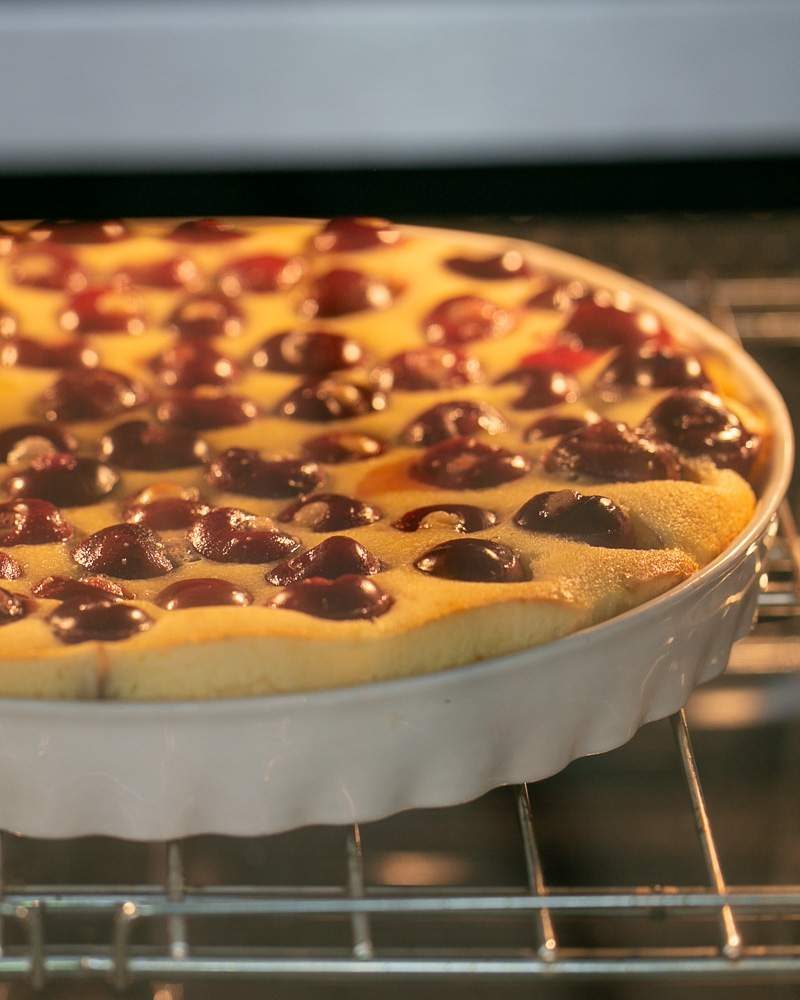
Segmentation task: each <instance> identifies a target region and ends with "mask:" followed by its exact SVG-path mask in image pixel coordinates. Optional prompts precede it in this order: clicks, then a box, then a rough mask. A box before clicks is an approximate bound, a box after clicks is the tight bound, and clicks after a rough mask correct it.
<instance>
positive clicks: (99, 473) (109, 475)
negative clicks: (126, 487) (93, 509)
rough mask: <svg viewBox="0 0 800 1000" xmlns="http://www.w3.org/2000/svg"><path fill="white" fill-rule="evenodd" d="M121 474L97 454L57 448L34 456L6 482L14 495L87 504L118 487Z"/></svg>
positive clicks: (61, 504) (65, 504) (63, 503)
mask: <svg viewBox="0 0 800 1000" xmlns="http://www.w3.org/2000/svg"><path fill="white" fill-rule="evenodd" d="M118 481H119V475H118V473H117V472H115V471H114V469H112V468H111V466H110V465H106V463H105V462H99V461H98V460H97V459H95V458H83V457H79V456H77V455H72V454H66V453H64V452H53V453H52V454H49V455H41V456H40V457H39V458H36V459H34V460H33V461H32V462H31V464H30V465H29V466H27V467H26V468H22V469H19V470H18V471H16V472H14V473H13V474H12V475H10V476H8V477H7V478H6V480H5V481H4V483H3V486H4V488H5V490H6V492H7V493H8V494H9V495H10V496H11V497H14V498H23V499H26V500H29V499H31V498H35V499H37V500H49V501H50V503H52V504H55V505H56V506H58V507H85V506H87V505H88V504H92V503H97V502H98V501H99V500H102V499H103V497H106V496H108V494H109V493H110V492H111V491H112V490H113V489H114V487H115V486H116V485H117V482H118Z"/></svg>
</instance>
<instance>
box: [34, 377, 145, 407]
mask: <svg viewBox="0 0 800 1000" xmlns="http://www.w3.org/2000/svg"><path fill="white" fill-rule="evenodd" d="M39 398H40V401H41V408H42V411H43V412H44V415H45V417H46V418H47V419H48V420H104V419H106V418H108V417H114V416H116V415H117V414H120V413H124V412H125V411H126V410H132V409H134V407H137V406H142V405H143V404H144V403H146V402H147V401H148V395H147V392H146V390H145V389H144V387H143V386H141V385H140V384H139V383H137V382H134V381H133V380H132V379H130V378H128V376H127V375H122V374H121V373H120V372H114V371H110V370H109V369H108V368H94V369H91V370H84V369H82V368H77V369H75V370H73V371H66V372H64V374H63V375H62V376H61V377H60V378H59V379H57V380H56V381H55V382H54V383H53V384H52V385H51V386H50V387H49V388H47V389H45V391H44V392H43V393H42V395H41V396H40V397H39Z"/></svg>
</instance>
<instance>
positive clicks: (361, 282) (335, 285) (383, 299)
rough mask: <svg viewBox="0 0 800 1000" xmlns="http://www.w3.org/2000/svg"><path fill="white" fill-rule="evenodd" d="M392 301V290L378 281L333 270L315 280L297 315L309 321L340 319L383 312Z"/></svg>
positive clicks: (356, 274) (358, 273)
mask: <svg viewBox="0 0 800 1000" xmlns="http://www.w3.org/2000/svg"><path fill="white" fill-rule="evenodd" d="M393 299H394V293H393V291H392V289H391V288H390V287H389V285H387V284H386V283H385V282H383V281H381V280H380V279H379V278H372V277H370V276H369V275H368V274H364V273H363V271H354V270H352V269H350V268H335V269H334V270H333V271H328V272H327V274H323V275H320V277H319V278H317V279H316V281H315V282H314V283H313V285H312V286H311V291H310V293H309V295H308V297H307V298H306V299H304V300H303V302H302V303H301V304H300V312H301V313H302V314H303V315H304V316H307V317H309V318H312V317H314V316H316V317H318V318H325V317H330V316H344V315H346V314H347V313H356V312H363V311H364V310H365V309H385V308H386V307H387V306H390V305H391V304H392V300H393Z"/></svg>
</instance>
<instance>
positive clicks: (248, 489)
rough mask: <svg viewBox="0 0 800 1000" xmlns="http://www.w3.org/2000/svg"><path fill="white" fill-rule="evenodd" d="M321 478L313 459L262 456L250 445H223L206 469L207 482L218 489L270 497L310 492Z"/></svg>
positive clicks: (265, 497)
mask: <svg viewBox="0 0 800 1000" xmlns="http://www.w3.org/2000/svg"><path fill="white" fill-rule="evenodd" d="M322 478H323V477H322V472H321V470H320V468H319V466H318V465H317V464H316V463H315V462H308V461H304V460H303V459H298V458H273V459H268V458H262V457H261V455H260V454H259V453H258V452H257V451H256V450H255V449H252V448H227V449H226V450H225V451H223V452H222V454H221V455H219V457H218V458H216V459H215V460H214V461H213V462H212V463H211V464H210V465H209V467H208V473H207V479H208V481H209V483H211V485H212V486H214V487H215V488H216V489H218V490H223V491H225V492H227V493H241V494H243V495H244V496H250V497H260V498H262V499H272V500H276V499H282V498H285V497H296V496H301V495H303V494H304V493H310V492H311V491H312V490H314V489H316V487H317V486H319V484H320V483H321V482H322Z"/></svg>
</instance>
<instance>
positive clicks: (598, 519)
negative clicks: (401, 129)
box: [0, 218, 768, 700]
mask: <svg viewBox="0 0 800 1000" xmlns="http://www.w3.org/2000/svg"><path fill="white" fill-rule="evenodd" d="M0 249H2V251H3V257H2V260H0V283H1V285H0V302H2V311H1V312H0V335H1V336H0V381H1V383H2V384H1V389H2V391H1V392H0V462H2V467H0V491H1V492H0V576H1V577H2V580H1V581H0V584H1V588H0V626H2V627H1V628H0V640H1V642H2V645H1V646H0V695H2V696H7V697H13V696H18V697H36V698H111V699H151V700H156V699H198V698H220V697H238V696H246V695H257V694H269V693H273V692H288V691H301V690H309V689H318V688H325V687H333V686H338V685H348V684H355V683H358V682H365V681H375V680H380V679H385V678H394V677H401V676H406V675H413V674H421V673H426V672H429V671H436V670H441V669H443V668H447V667H453V666H456V665H461V664H467V663H471V662H474V661H477V660H483V659H486V658H489V657H495V656H498V655H500V654H505V653H510V652H512V651H516V650H520V649H522V648H525V647H528V646H531V645H535V644H538V643H544V642H550V641H552V640H555V639H557V638H558V637H560V636H564V635H566V634H568V633H571V632H574V631H575V630H577V629H582V628H585V627H586V626H589V625H592V624H595V623H598V622H601V621H603V620H605V619H608V618H610V617H612V616H614V615H617V614H619V613H621V612H623V611H626V610H628V609H630V608H633V607H635V606H637V605H640V604H642V603H643V602H644V601H647V600H648V599H650V598H652V597H654V596H656V595H659V594H661V593H662V592H664V591H666V590H668V589H669V588H670V587H674V586H675V585H676V584H678V583H680V582H681V581H683V580H685V579H686V578H687V577H689V576H690V575H691V574H692V573H694V572H696V571H697V570H698V568H699V567H701V566H703V565H704V564H705V563H708V562H709V561H710V560H712V559H713V558H714V557H715V556H717V555H718V554H719V553H720V552H722V550H723V549H725V547H726V546H727V545H728V544H729V543H730V542H731V540H732V539H733V538H734V537H735V536H736V535H737V534H739V532H740V531H741V530H742V529H743V528H744V526H745V525H746V523H747V521H748V519H749V518H750V517H751V514H752V512H753V508H754V493H753V489H752V488H751V485H750V482H754V481H757V476H758V470H759V467H760V464H761V463H762V462H763V456H764V453H765V450H766V447H767V442H768V433H767V428H765V427H764V426H763V421H762V419H761V417H760V416H759V414H758V413H757V412H755V411H752V410H751V409H750V408H749V407H748V406H747V403H746V393H743V392H741V391H740V387H738V386H737V385H735V384H734V382H733V379H732V376H731V375H730V372H729V370H728V369H727V368H726V365H725V359H724V357H720V356H718V355H716V354H714V353H712V352H711V351H710V350H708V349H705V348H704V347H703V345H701V344H697V343H690V342H689V341H688V340H687V339H686V337H685V335H683V334H682V331H681V330H679V329H672V328H668V327H667V326H666V325H665V324H664V322H663V320H662V319H661V318H660V317H659V316H658V315H655V314H654V313H652V312H650V311H647V310H645V309H643V308H641V307H640V306H638V305H637V302H636V301H635V299H632V298H631V296H630V295H629V294H625V293H623V292H621V291H619V290H615V289H614V288H609V287H590V286H588V285H587V284H585V283H583V282H581V281H577V280H573V278H572V277H571V276H570V275H568V274H553V273H544V272H543V271H542V270H540V269H539V268H537V266H536V263H535V258H536V255H535V250H534V248H533V247H527V246H526V245H525V244H522V243H518V242H514V243H511V242H510V241H504V240H502V239H499V238H492V237H485V236H473V235H469V234H461V233H455V232H449V233H446V232H442V231H431V230H424V229H415V228H413V227H405V226H395V225H392V224H390V223H389V222H386V221H384V220H380V219H361V218H357V219H356V218H346V219H334V220H332V221H330V222H327V223H320V222H312V221H293V220H269V219H262V220H213V219H192V220H186V221H179V222H176V221H174V220H167V221H147V222H144V221H125V222H123V221H119V220H109V221H104V222H78V221H72V220H64V221H44V222H38V223H35V224H31V223H9V224H7V225H6V226H4V227H3V229H2V234H1V235H0Z"/></svg>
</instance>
